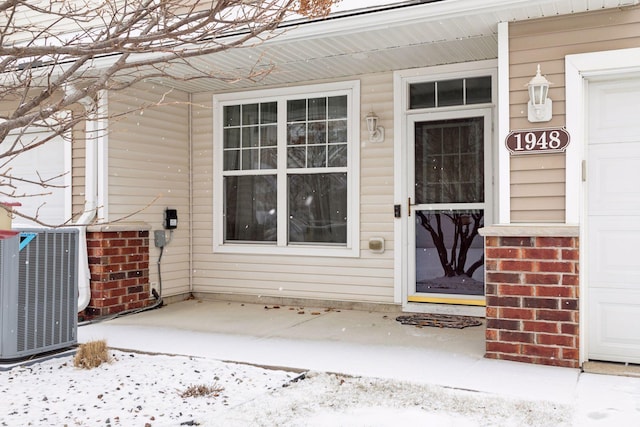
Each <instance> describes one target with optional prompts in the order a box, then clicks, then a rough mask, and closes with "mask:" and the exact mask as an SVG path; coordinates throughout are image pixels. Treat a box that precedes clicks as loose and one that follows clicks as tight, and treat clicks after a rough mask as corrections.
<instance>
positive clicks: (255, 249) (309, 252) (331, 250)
mask: <svg viewBox="0 0 640 427" xmlns="http://www.w3.org/2000/svg"><path fill="white" fill-rule="evenodd" d="M213 252H214V253H219V254H243V255H286V256H312V257H331V258H358V257H359V256H360V249H359V248H347V247H342V246H341V247H335V246H287V247H281V246H272V245H251V244H225V245H215V246H214V247H213Z"/></svg>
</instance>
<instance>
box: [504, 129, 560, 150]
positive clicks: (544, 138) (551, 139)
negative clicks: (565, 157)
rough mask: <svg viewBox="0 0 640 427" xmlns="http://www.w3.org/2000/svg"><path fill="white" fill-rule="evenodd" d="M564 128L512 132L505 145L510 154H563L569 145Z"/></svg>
mask: <svg viewBox="0 0 640 427" xmlns="http://www.w3.org/2000/svg"><path fill="white" fill-rule="evenodd" d="M569 139H570V138H569V132H567V130H566V129H565V128H549V129H528V130H514V131H512V132H510V133H509V135H507V138H506V140H505V144H506V146H507V149H508V150H509V151H510V152H511V154H526V153H549V152H551V153H553V152H563V151H564V150H566V149H567V146H568V145H569Z"/></svg>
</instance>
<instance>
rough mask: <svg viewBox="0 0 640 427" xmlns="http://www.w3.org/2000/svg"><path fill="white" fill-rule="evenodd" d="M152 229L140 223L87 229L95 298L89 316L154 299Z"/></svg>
mask: <svg viewBox="0 0 640 427" xmlns="http://www.w3.org/2000/svg"><path fill="white" fill-rule="evenodd" d="M149 229H150V227H149V226H148V225H146V224H140V223H137V224H122V225H120V224H118V225H104V226H95V227H88V228H87V253H88V257H89V271H90V272H91V300H90V301H89V306H88V307H87V308H86V309H85V311H84V316H83V317H84V318H85V319H88V318H92V317H99V316H105V315H109V314H115V313H119V312H122V311H127V310H131V309H136V308H142V307H146V306H148V305H151V304H152V303H153V302H154V299H153V297H152V296H151V295H150V287H149Z"/></svg>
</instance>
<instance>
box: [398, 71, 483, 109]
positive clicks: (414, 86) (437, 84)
mask: <svg viewBox="0 0 640 427" xmlns="http://www.w3.org/2000/svg"><path fill="white" fill-rule="evenodd" d="M490 102H491V76H481V77H467V78H461V79H449V80H437V81H430V82H419V83H410V84H409V109H410V110H417V109H421V108H437V107H451V106H457V105H474V104H484V103H490Z"/></svg>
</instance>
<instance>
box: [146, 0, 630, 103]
mask: <svg viewBox="0 0 640 427" xmlns="http://www.w3.org/2000/svg"><path fill="white" fill-rule="evenodd" d="M639 3H640V0H536V1H535V2H533V1H531V0H439V1H433V0H431V1H403V2H396V3H392V4H387V5H384V6H374V7H366V8H361V9H355V10H350V11H342V12H337V13H335V14H332V15H329V17H328V18H327V19H324V20H317V21H304V22H302V21H300V22H288V23H286V24H285V25H283V26H282V27H281V28H279V29H278V30H277V31H278V34H277V35H276V36H275V37H273V38H271V39H269V40H267V41H265V42H263V43H260V44H257V45H255V46H247V47H242V48H234V49H230V50H227V51H223V52H219V53H216V54H212V55H203V56H198V57H195V58H192V59H189V60H188V61H184V62H181V63H173V64H171V67H170V72H171V73H172V74H173V75H175V76H179V77H181V78H180V79H177V80H171V79H153V81H154V82H155V83H159V84H162V85H165V86H169V87H173V88H176V89H180V90H184V91H187V92H206V91H213V92H224V91H234V90H243V89H247V88H255V87H264V86H275V85H286V84H291V83H298V82H303V81H317V80H329V79H341V78H348V77H350V76H356V75H362V74H369V73H377V72H385V71H391V70H399V69H410V68H416V67H427V66H434V65H442V64H450V63H457V62H469V61H480V60H486V59H494V58H497V56H498V34H497V32H498V30H497V27H498V23H500V22H511V21H522V20H528V19H536V18H543V17H550V16H558V15H566V14H574V13H582V12H587V11H590V10H599V9H607V8H618V7H625V6H634V5H637V4H639ZM196 70H207V71H211V70H215V72H216V73H217V74H218V75H220V76H222V78H201V79H195V80H190V79H189V77H191V76H193V75H195V74H197V71H196ZM251 70H253V71H257V72H260V71H263V72H264V74H263V75H261V76H260V78H259V79H252V80H251V79H243V76H246V75H247V74H248V73H249V72H250V71H251Z"/></svg>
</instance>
